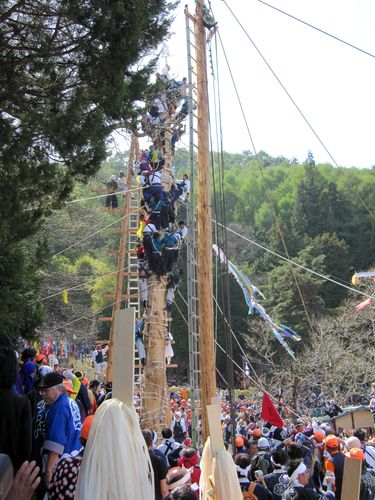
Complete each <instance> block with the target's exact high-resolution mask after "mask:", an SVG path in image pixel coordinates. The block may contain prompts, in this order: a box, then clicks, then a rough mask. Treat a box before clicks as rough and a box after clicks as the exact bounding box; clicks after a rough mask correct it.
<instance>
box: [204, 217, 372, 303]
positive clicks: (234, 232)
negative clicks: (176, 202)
mask: <svg viewBox="0 0 375 500" xmlns="http://www.w3.org/2000/svg"><path fill="white" fill-rule="evenodd" d="M211 220H212V222H215V221H214V220H213V219H211ZM218 224H219V225H220V222H219V223H218ZM227 230H228V231H230V232H231V233H233V234H235V235H236V236H238V237H239V238H242V239H243V240H245V241H247V242H249V243H251V244H252V245H255V246H257V247H258V248H261V249H262V250H265V251H266V252H268V253H270V254H272V255H274V256H275V257H278V258H279V259H282V260H285V262H289V263H290V264H293V266H296V267H299V268H300V269H303V270H304V271H307V272H308V273H311V274H315V275H316V276H319V277H320V278H322V279H324V280H327V281H330V282H331V283H335V284H336V285H339V286H342V287H344V288H346V289H347V290H350V291H351V292H354V293H357V294H358V295H363V296H364V297H367V298H369V299H373V298H374V297H373V296H372V295H369V294H367V293H366V292H361V290H357V289H355V288H353V287H351V286H347V285H344V283H340V282H338V281H336V280H334V279H332V278H330V277H329V276H326V275H324V274H322V273H318V272H317V271H314V270H313V269H309V268H308V267H305V266H303V265H302V264H298V262H295V261H294V260H292V259H290V258H287V257H284V256H283V255H281V254H279V253H277V252H274V251H273V250H271V249H269V248H267V247H265V246H263V245H261V244H260V243H257V242H256V241H254V240H251V239H250V238H247V237H246V236H244V235H243V234H240V233H237V232H236V231H234V230H233V229H230V228H229V227H227Z"/></svg>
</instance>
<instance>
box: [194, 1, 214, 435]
mask: <svg viewBox="0 0 375 500" xmlns="http://www.w3.org/2000/svg"><path fill="white" fill-rule="evenodd" d="M202 4H204V1H202V0H199V1H197V2H196V16H195V17H196V20H195V43H196V56H197V97H198V99H197V103H198V104H197V107H198V110H197V111H198V295H199V346H200V364H199V365H200V381H201V408H202V439H203V442H204V441H205V440H206V438H207V436H208V435H209V429H208V418H207V405H210V404H211V398H213V397H214V396H215V394H216V371H215V365H216V362H215V361H216V360H215V349H214V321H213V316H214V314H213V299H212V298H213V283H212V279H213V277H212V229H211V228H212V226H211V184H210V175H209V171H210V154H209V120H208V92H207V66H206V33H205V28H204V26H203V9H202Z"/></svg>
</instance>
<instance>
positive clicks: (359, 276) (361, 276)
mask: <svg viewBox="0 0 375 500" xmlns="http://www.w3.org/2000/svg"><path fill="white" fill-rule="evenodd" d="M369 278H375V272H373V271H369V272H361V273H355V274H353V277H352V283H353V285H355V286H358V285H359V283H360V282H361V279H369Z"/></svg>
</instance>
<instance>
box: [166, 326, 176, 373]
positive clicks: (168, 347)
mask: <svg viewBox="0 0 375 500" xmlns="http://www.w3.org/2000/svg"><path fill="white" fill-rule="evenodd" d="M172 344H174V340H173V335H172V334H171V332H168V331H166V333H165V361H166V363H167V365H170V364H171V359H172V358H173V356H174V351H173V347H172Z"/></svg>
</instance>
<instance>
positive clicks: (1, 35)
mask: <svg viewBox="0 0 375 500" xmlns="http://www.w3.org/2000/svg"><path fill="white" fill-rule="evenodd" d="M173 7H174V5H173V4H172V3H171V2H169V1H168V0H144V1H142V2H139V1H135V0H133V1H130V0H113V1H105V0H38V1H36V0H20V1H16V0H4V1H3V2H1V5H0V21H1V23H0V51H1V74H0V141H1V144H2V148H1V151H0V185H1V188H2V196H1V201H0V246H1V247H2V249H3V252H1V253H2V255H3V258H2V261H1V262H0V267H1V266H2V267H6V268H8V269H10V270H12V269H13V270H14V272H17V269H16V265H18V264H16V261H15V260H14V256H15V255H23V256H24V258H27V253H23V252H19V251H18V249H17V248H16V247H14V245H17V244H18V243H19V242H21V241H22V240H23V239H24V238H26V237H28V236H30V235H32V234H33V233H34V232H35V231H36V229H37V228H38V225H39V223H40V221H41V220H42V219H43V216H45V215H47V214H48V213H49V212H50V210H51V209H52V208H57V207H58V206H60V205H61V203H62V202H63V201H64V200H65V199H66V198H67V197H68V195H69V193H70V192H71V190H72V187H73V181H74V179H81V180H85V179H87V178H88V177H89V176H90V175H92V174H94V173H95V172H96V171H97V170H98V169H99V168H100V165H101V162H102V161H103V160H104V158H105V144H106V138H107V137H108V135H109V134H110V132H111V131H112V130H113V129H115V128H118V127H126V126H127V124H130V123H131V122H133V121H134V119H135V117H136V116H137V106H136V103H137V101H142V100H144V99H146V98H147V93H148V88H149V84H148V79H149V75H150V73H151V72H152V71H153V66H154V64H153V60H152V59H151V58H150V54H151V52H152V50H154V49H155V48H156V47H157V45H158V44H159V43H160V42H161V41H162V40H163V39H164V38H165V37H166V35H167V32H168V28H169V26H170V22H171V18H170V13H171V11H172V9H173ZM146 56H147V60H146ZM0 260H1V259H0ZM18 260H19V259H18ZM27 268H28V266H27V265H26V266H18V269H19V270H20V269H21V270H22V269H27ZM20 272H21V271H20ZM19 278H20V277H19ZM7 279H8V280H9V286H11V282H12V281H13V282H14V280H12V277H11V276H9V273H8V276H7ZM21 281H22V280H21ZM7 283H8V281H7ZM16 289H17V288H16ZM12 292H14V290H13V289H12ZM24 292H25V290H23V293H24ZM11 296H12V299H10V298H9V300H11V301H12V304H7V303H6V304H2V305H1V306H0V316H1V314H6V311H7V310H8V308H9V307H18V305H17V304H19V303H20V302H19V301H18V300H17V294H16V296H14V293H12V294H11ZM7 297H10V295H9V294H8V291H7V289H6V286H5V289H4V290H3V296H2V300H4V299H5V301H6V302H7ZM14 300H15V302H13V301H14ZM20 307H21V306H20ZM1 309H2V310H1ZM22 310H23V309H22V307H21V311H19V314H20V315H21V316H22V314H23V313H22ZM15 330H17V327H15Z"/></svg>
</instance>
